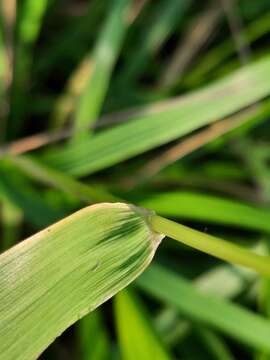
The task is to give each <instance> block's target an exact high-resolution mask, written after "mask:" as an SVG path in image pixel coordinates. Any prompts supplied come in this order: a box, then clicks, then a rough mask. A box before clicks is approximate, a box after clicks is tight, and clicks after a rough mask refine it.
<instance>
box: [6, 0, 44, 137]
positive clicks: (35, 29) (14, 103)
mask: <svg viewBox="0 0 270 360" xmlns="http://www.w3.org/2000/svg"><path fill="white" fill-rule="evenodd" d="M48 2H49V0H38V1H36V0H25V1H21V2H18V4H17V5H18V6H17V23H16V27H17V29H16V44H15V63H14V74H13V83H12V89H11V90H12V91H11V100H10V102H11V105H10V109H11V112H10V119H9V122H8V130H9V136H10V137H11V136H13V135H17V134H18V133H19V130H20V129H21V128H22V126H23V116H24V114H25V105H26V98H25V95H26V93H27V90H28V85H29V84H28V82H29V78H30V72H31V70H30V69H31V65H32V56H33V53H32V52H33V45H34V44H35V42H36V40H37V37H38V35H39V31H40V28H41V24H42V20H43V16H44V14H45V11H46V9H47V5H48Z"/></svg>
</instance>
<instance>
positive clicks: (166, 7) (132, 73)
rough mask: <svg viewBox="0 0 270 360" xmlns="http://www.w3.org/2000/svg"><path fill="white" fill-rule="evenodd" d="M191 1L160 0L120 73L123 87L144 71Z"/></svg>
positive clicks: (178, 22)
mask: <svg viewBox="0 0 270 360" xmlns="http://www.w3.org/2000/svg"><path fill="white" fill-rule="evenodd" d="M190 3H191V0H171V1H167V0H163V1H159V3H158V4H157V6H156V9H155V11H154V13H153V14H152V16H151V18H150V21H147V22H146V24H147V26H146V27H145V28H144V30H143V31H142V33H141V34H140V36H139V41H138V42H139V43H138V44H136V45H135V46H134V47H133V49H131V51H132V56H130V58H129V61H128V62H127V63H126V65H125V67H124V68H123V70H122V71H121V73H120V79H119V81H120V84H121V86H122V87H123V86H128V84H129V83H130V82H133V81H134V80H136V78H137V77H138V76H139V75H140V74H141V73H142V72H143V71H144V69H145V65H147V64H148V63H149V60H150V59H151V57H152V56H153V55H154V54H155V53H157V52H158V50H159V49H160V47H161V46H162V45H163V44H164V43H165V41H166V40H167V39H168V37H169V36H170V34H171V32H172V31H173V30H175V27H176V26H177V25H179V24H180V22H181V20H182V19H183V17H184V15H185V12H186V9H187V8H188V6H189V5H190ZM134 50H135V51H134Z"/></svg>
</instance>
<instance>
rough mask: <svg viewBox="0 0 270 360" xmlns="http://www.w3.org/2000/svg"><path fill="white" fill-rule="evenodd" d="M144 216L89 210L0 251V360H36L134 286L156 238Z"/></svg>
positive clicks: (124, 210)
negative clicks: (86, 317) (67, 331)
mask: <svg viewBox="0 0 270 360" xmlns="http://www.w3.org/2000/svg"><path fill="white" fill-rule="evenodd" d="M146 217H147V215H146V214H145V213H142V211H141V210H140V209H138V208H135V207H132V206H129V205H126V204H121V203H118V204H105V203H104V204H100V205H94V206H90V207H87V208H85V209H82V210H80V211H78V212H76V213H75V214H73V215H71V216H69V217H67V218H65V219H64V220H62V221H60V222H58V223H56V224H54V225H52V226H51V227H49V228H47V229H45V230H43V231H41V232H39V233H37V234H36V235H34V236H32V237H30V238H28V239H27V240H25V241H23V242H22V243H20V244H19V245H17V246H15V247H13V248H11V249H10V250H8V251H6V252H4V253H3V254H2V255H1V256H0V324H1V326H0V338H1V342H0V353H1V358H2V359H3V360H8V359H18V360H19V359H33V358H37V356H38V355H39V354H40V353H41V352H42V351H43V350H44V349H45V348H46V347H47V346H48V345H49V344H50V343H51V342H52V341H53V340H54V339H55V338H56V337H57V336H59V335H60V334H61V333H62V332H63V331H64V330H65V329H66V328H67V327H69V326H70V325H71V324H73V323H74V322H76V321H77V320H78V319H80V318H81V317H83V316H84V315H86V314H87V313H88V312H90V311H92V310H94V309H95V308H97V307H98V306H99V305H100V304H102V303H103V302H104V301H106V300H108V299H109V298H110V297H112V296H113V295H114V294H115V293H116V292H118V291H119V290H121V289H122V288H124V287H125V286H127V285H128V284H129V283H130V282H131V281H132V280H134V279H135V278H136V277H137V276H138V275H139V274H140V273H141V272H142V271H143V270H144V269H145V267H146V266H147V265H148V264H149V263H150V261H151V259H152V257H153V255H154V253H155V250H156V248H157V246H158V244H159V241H160V239H161V236H158V235H156V234H154V233H153V232H152V231H151V230H150V228H149V226H148V223H147V220H146ZM29 339H31V341H29Z"/></svg>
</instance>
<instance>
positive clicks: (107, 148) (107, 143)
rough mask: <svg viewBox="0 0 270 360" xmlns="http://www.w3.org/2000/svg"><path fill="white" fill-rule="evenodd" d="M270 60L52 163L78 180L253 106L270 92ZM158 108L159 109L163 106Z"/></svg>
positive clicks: (60, 153)
mask: <svg viewBox="0 0 270 360" xmlns="http://www.w3.org/2000/svg"><path fill="white" fill-rule="evenodd" d="M269 75H270V57H269V56H267V57H265V58H264V59H263V60H260V61H258V62H256V63H254V64H252V65H249V66H246V67H244V68H243V69H241V70H239V71H237V72H235V73H234V74H232V75H230V76H227V77H226V78H224V79H222V80H219V81H217V82H216V83H214V84H212V85H211V86H208V87H206V88H204V89H202V90H199V91H196V92H195V93H191V94H190V95H187V96H186V97H184V98H180V99H176V100H174V101H172V102H171V103H169V104H165V105H164V104H163V106H162V105H161V104H160V105H161V110H157V109H155V110H154V111H152V112H151V111H150V113H149V110H148V113H147V114H143V113H142V115H141V116H138V117H137V118H135V119H133V120H131V121H129V122H128V123H126V124H122V125H119V126H117V127H115V128H113V129H109V130H106V131H103V132H102V133H100V134H97V135H95V136H94V137H92V138H91V139H89V140H86V141H81V142H78V143H76V144H74V145H73V146H69V147H67V148H64V149H62V150H61V149H58V150H57V151H55V150H54V151H51V152H50V154H47V155H46V156H45V157H44V160H46V161H47V162H48V163H50V164H51V165H52V166H55V167H57V168H59V169H61V170H63V171H65V172H68V173H70V174H73V175H76V176H84V175H88V174H90V173H93V172H95V171H98V170H101V169H104V168H106V167H108V166H112V165H115V164H117V163H119V162H120V161H123V160H126V159H129V158H131V157H133V156H135V155H138V154H141V153H143V152H145V151H147V150H150V149H153V148H155V147H157V146H159V145H162V144H165V143H167V142H169V141H172V140H175V139H176V138H178V137H180V136H183V135H186V134H188V133H190V132H192V131H194V130H196V129H198V128H200V127H202V126H204V125H206V124H209V123H212V122H214V121H216V120H217V119H218V118H222V117H225V116H228V115H230V114H232V113H233V112H236V111H239V110H241V109H242V108H244V107H246V106H249V105H251V104H253V103H254V102H256V101H258V100H260V99H261V98H263V97H265V96H267V95H268V94H269V93H270V84H269V82H268V81H267V79H268V77H269ZM158 108H159V107H158Z"/></svg>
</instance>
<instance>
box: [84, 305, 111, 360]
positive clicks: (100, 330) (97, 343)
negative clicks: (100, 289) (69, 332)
mask: <svg viewBox="0 0 270 360" xmlns="http://www.w3.org/2000/svg"><path fill="white" fill-rule="evenodd" d="M78 335H79V338H78V342H79V344H80V352H81V357H80V360H90V359H94V360H109V359H110V350H109V349H110V340H109V336H108V334H107V331H106V327H105V325H104V323H103V319H102V314H101V312H100V311H99V309H97V310H96V311H93V312H91V313H90V314H88V315H86V316H85V317H83V318H82V319H81V320H80V322H79V327H78Z"/></svg>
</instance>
